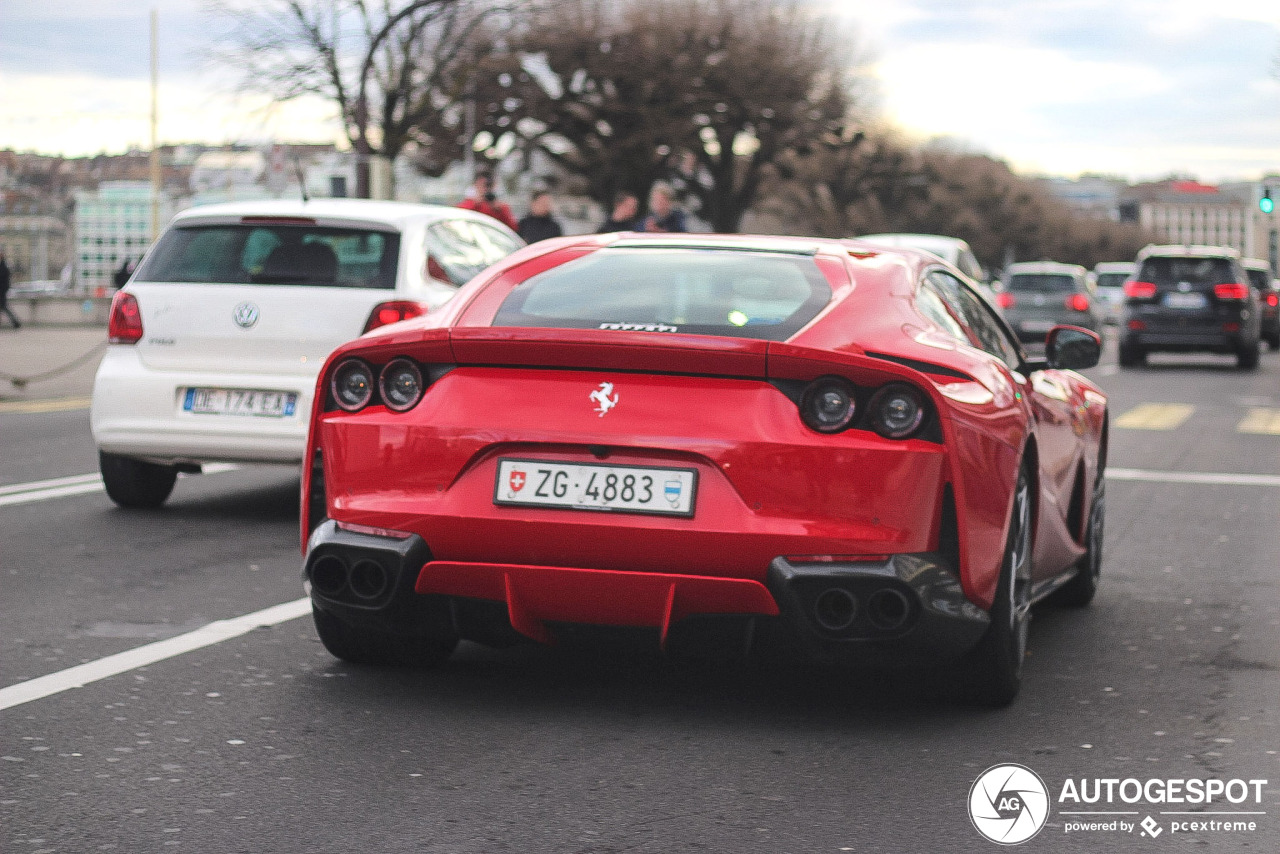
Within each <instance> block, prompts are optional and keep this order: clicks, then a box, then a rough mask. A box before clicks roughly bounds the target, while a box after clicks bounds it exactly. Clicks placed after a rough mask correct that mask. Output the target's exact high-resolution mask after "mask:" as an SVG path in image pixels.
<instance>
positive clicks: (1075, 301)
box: [1067, 294, 1089, 311]
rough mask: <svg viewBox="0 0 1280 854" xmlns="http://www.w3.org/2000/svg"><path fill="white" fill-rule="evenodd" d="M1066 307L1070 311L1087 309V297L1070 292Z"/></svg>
mask: <svg viewBox="0 0 1280 854" xmlns="http://www.w3.org/2000/svg"><path fill="white" fill-rule="evenodd" d="M1067 308H1069V309H1071V310H1072V311H1088V310H1089V298H1088V297H1087V296H1085V295H1084V294H1072V295H1071V296H1069V297H1067Z"/></svg>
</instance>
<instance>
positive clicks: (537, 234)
mask: <svg viewBox="0 0 1280 854" xmlns="http://www.w3.org/2000/svg"><path fill="white" fill-rule="evenodd" d="M516 234H518V235H520V238H521V239H522V240H524V242H525V243H537V242H538V241H539V240H546V239H547V238H549V237H560V236H561V235H562V234H564V229H563V228H561V227H560V223H559V222H557V221H556V218H555V217H554V216H552V214H551V194H550V193H549V192H547V191H546V190H539V191H538V192H536V193H534V194H533V198H531V199H529V213H528V215H526V216H525V217H524V218H523V219H521V220H520V224H519V225H518V226H517V227H516Z"/></svg>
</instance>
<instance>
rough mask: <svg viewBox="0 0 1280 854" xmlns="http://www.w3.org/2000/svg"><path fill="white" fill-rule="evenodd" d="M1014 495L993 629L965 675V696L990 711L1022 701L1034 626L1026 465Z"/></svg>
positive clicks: (972, 654)
mask: <svg viewBox="0 0 1280 854" xmlns="http://www.w3.org/2000/svg"><path fill="white" fill-rule="evenodd" d="M1013 495H1014V498H1013V511H1012V513H1011V514H1010V520H1009V537H1008V539H1007V541H1006V542H1005V547H1004V558H1003V560H1002V561H1001V562H1000V582H999V584H997V585H996V597H995V601H994V602H993V603H992V605H991V611H990V614H991V625H990V626H988V627H987V633H986V634H985V635H983V636H982V640H981V641H979V642H978V645H977V646H976V647H974V649H973V650H971V651H970V652H969V653H968V655H967V656H966V657H965V659H964V660H963V662H962V666H961V669H960V672H961V677H962V679H964V682H963V683H962V684H961V685H960V690H961V693H962V694H963V695H964V696H965V697H966V698H967V699H970V700H973V701H975V702H978V703H981V704H982V705H987V706H1007V705H1009V704H1010V703H1012V702H1013V700H1014V698H1015V697H1017V696H1018V689H1019V688H1021V687H1022V662H1023V660H1024V659H1025V658H1026V655H1027V634H1028V627H1029V626H1030V623H1031V545H1032V544H1031V481H1030V478H1029V477H1028V476H1027V470H1026V466H1025V465H1024V466H1023V467H1022V469H1020V470H1019V472H1018V482H1017V485H1016V486H1015V487H1014V493H1013Z"/></svg>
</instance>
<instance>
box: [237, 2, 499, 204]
mask: <svg viewBox="0 0 1280 854" xmlns="http://www.w3.org/2000/svg"><path fill="white" fill-rule="evenodd" d="M513 2H519V0H513ZM510 8H511V7H510V6H503V5H498V4H496V3H493V2H488V0H262V2H260V3H258V4H257V5H254V6H251V7H246V6H241V5H236V6H232V5H230V4H229V3H228V2H226V0H223V2H221V3H220V5H219V6H218V9H219V12H220V14H221V15H223V16H225V17H226V18H227V19H229V20H230V21H231V22H232V23H233V33H232V36H231V38H230V39H229V40H228V41H227V47H226V48H224V49H222V50H221V51H220V52H219V55H220V58H221V59H223V60H224V61H226V62H228V63H230V64H233V65H234V67H236V68H238V69H240V71H241V72H242V86H243V87H244V88H245V89H248V90H253V91H261V92H265V93H267V94H269V95H271V96H272V97H274V98H276V99H278V100H282V101H286V100H291V99H294V98H299V97H302V96H306V95H319V96H320V97H322V98H325V99H327V100H329V101H331V102H332V103H333V104H334V106H335V107H336V108H337V111H338V115H339V117H340V119H341V121H342V127H343V131H344V133H345V135H346V137H347V139H348V141H349V142H350V143H351V146H352V148H353V149H355V151H356V152H357V154H358V155H359V160H358V167H357V182H356V195H358V196H361V197H368V195H369V160H370V157H371V156H373V155H379V156H382V157H386V158H388V159H394V158H395V157H396V156H398V155H399V154H400V153H401V152H402V151H404V149H405V148H406V146H408V145H410V143H411V142H413V141H414V140H415V136H416V135H418V134H420V128H423V127H426V126H429V125H431V124H432V122H433V120H434V119H435V118H436V116H437V115H438V114H439V112H440V111H442V110H446V109H448V108H449V107H450V106H451V105H452V104H454V103H455V102H456V100H457V98H458V97H459V93H458V92H456V91H453V90H451V89H450V88H449V87H447V86H445V85H443V84H445V82H446V81H448V80H450V79H452V78H456V77H457V76H458V73H459V69H460V67H462V66H463V65H464V64H466V63H468V62H474V61H475V55H474V51H475V50H477V49H478V48H477V45H478V42H477V40H476V39H475V38H474V37H475V35H476V33H477V31H478V29H479V28H480V27H481V25H482V23H483V22H485V21H486V20H487V19H488V18H490V17H491V16H494V15H497V14H499V13H502V12H505V11H509V10H510ZM454 142H455V145H460V144H461V141H458V140H455V141H454Z"/></svg>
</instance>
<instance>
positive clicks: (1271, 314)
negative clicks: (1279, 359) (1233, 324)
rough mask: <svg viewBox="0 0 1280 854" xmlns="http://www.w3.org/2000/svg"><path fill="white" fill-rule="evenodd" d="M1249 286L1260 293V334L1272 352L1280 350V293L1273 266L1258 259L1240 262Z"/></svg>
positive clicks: (1246, 259) (1247, 259)
mask: <svg viewBox="0 0 1280 854" xmlns="http://www.w3.org/2000/svg"><path fill="white" fill-rule="evenodd" d="M1240 266H1242V267H1244V272H1245V275H1246V276H1248V277H1249V284H1251V285H1253V289H1254V290H1255V291H1257V292H1258V311H1259V313H1260V314H1261V318H1260V319H1259V324H1258V327H1259V334H1260V335H1261V336H1262V340H1263V341H1266V342H1267V346H1268V347H1269V348H1271V349H1272V350H1280V291H1277V282H1276V280H1275V279H1272V278H1271V265H1270V264H1268V263H1267V262H1266V261H1262V260H1260V259H1258V258H1245V259H1243V260H1242V261H1241V262H1240Z"/></svg>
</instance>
